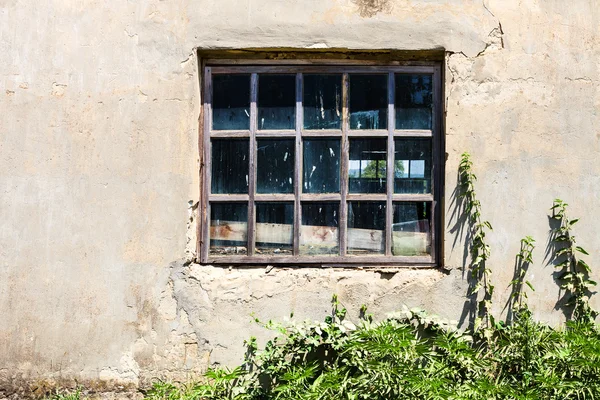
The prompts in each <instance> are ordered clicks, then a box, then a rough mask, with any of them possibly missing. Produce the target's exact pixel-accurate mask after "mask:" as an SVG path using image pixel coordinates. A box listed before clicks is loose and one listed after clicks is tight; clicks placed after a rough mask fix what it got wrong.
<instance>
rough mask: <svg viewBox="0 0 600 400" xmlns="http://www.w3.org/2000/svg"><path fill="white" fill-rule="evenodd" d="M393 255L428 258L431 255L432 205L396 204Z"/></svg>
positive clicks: (417, 203)
mask: <svg viewBox="0 0 600 400" xmlns="http://www.w3.org/2000/svg"><path fill="white" fill-rule="evenodd" d="M392 254H393V255H395V256H426V255H429V254H431V203H430V202H402V203H394V224H393V226H392Z"/></svg>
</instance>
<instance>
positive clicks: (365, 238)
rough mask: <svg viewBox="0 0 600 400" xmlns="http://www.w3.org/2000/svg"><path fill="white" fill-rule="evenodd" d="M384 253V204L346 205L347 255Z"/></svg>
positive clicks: (353, 202) (366, 202)
mask: <svg viewBox="0 0 600 400" xmlns="http://www.w3.org/2000/svg"><path fill="white" fill-rule="evenodd" d="M384 253H385V203H383V202H371V201H351V202H349V203H348V254H354V255H368V254H384Z"/></svg>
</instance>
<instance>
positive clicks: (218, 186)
mask: <svg viewBox="0 0 600 400" xmlns="http://www.w3.org/2000/svg"><path fill="white" fill-rule="evenodd" d="M248 152H249V141H248V140H247V139H242V140H240V139H213V140H212V158H211V165H212V168H211V174H212V175H211V177H212V178H211V192H212V193H231V194H239V193H248V160H249V159H248Z"/></svg>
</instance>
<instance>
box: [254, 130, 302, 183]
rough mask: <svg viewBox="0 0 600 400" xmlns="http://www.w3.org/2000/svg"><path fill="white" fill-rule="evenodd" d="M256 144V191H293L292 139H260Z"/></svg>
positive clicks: (293, 143)
mask: <svg viewBox="0 0 600 400" xmlns="http://www.w3.org/2000/svg"><path fill="white" fill-rule="evenodd" d="M257 146H258V157H257V158H258V160H257V161H258V166H257V169H256V191H257V193H294V178H293V177H294V146H295V142H294V139H291V140H272V139H264V140H262V139H261V140H258V141H257Z"/></svg>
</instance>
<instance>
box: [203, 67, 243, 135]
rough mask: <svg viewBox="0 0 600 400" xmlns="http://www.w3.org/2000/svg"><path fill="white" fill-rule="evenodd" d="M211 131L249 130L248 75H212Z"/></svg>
mask: <svg viewBox="0 0 600 400" xmlns="http://www.w3.org/2000/svg"><path fill="white" fill-rule="evenodd" d="M212 85H213V99H212V117H213V130H235V129H243V130H248V129H250V75H248V74H246V75H213V78H212Z"/></svg>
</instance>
